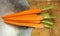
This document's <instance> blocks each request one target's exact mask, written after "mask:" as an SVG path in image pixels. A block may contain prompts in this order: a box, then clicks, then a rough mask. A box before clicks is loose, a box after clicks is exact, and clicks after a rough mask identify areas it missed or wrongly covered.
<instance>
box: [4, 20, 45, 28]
mask: <svg viewBox="0 0 60 36" xmlns="http://www.w3.org/2000/svg"><path fill="white" fill-rule="evenodd" d="M4 22H6V23H9V24H12V25H16V26H26V27H35V28H44V24H43V23H40V24H34V23H20V22H15V21H6V20H5V21H4Z"/></svg>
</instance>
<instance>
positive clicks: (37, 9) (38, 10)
mask: <svg viewBox="0 0 60 36" xmlns="http://www.w3.org/2000/svg"><path fill="white" fill-rule="evenodd" d="M41 11H42V9H40V8H36V9H30V10H26V11H21V12H18V13H15V14H10V15H7V16H3V17H14V16H18V15H27V14H37V13H41Z"/></svg>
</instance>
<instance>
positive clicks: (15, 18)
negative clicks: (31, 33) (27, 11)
mask: <svg viewBox="0 0 60 36" xmlns="http://www.w3.org/2000/svg"><path fill="white" fill-rule="evenodd" d="M3 19H4V20H43V19H44V17H43V16H33V17H32V16H31V17H27V16H25V17H13V18H3Z"/></svg>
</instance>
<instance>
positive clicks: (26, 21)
mask: <svg viewBox="0 0 60 36" xmlns="http://www.w3.org/2000/svg"><path fill="white" fill-rule="evenodd" d="M6 21H15V22H20V23H40V22H41V21H40V20H6Z"/></svg>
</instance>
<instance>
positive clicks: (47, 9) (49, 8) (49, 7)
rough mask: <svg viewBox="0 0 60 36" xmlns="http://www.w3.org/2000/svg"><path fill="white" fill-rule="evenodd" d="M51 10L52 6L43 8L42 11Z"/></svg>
mask: <svg viewBox="0 0 60 36" xmlns="http://www.w3.org/2000/svg"><path fill="white" fill-rule="evenodd" d="M52 8H53V6H51V5H49V6H48V7H46V8H43V9H42V10H43V11H44V10H48V9H52Z"/></svg>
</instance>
